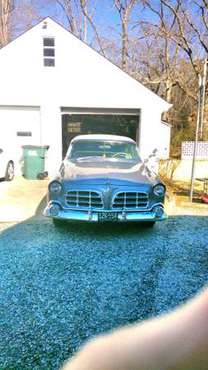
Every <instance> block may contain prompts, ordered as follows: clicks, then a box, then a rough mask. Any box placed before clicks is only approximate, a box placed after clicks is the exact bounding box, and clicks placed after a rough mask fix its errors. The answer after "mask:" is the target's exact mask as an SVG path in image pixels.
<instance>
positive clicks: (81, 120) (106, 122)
mask: <svg viewBox="0 0 208 370" xmlns="http://www.w3.org/2000/svg"><path fill="white" fill-rule="evenodd" d="M139 118H140V114H139V110H122V109H120V110H111V109H110V110H104V111H101V110H98V109H97V110H93V111H92V109H91V110H90V109H88V110H86V109H82V108H80V110H78V111H76V112H72V111H70V109H69V108H68V109H67V108H62V154H63V157H64V156H65V154H66V151H67V148H68V146H69V144H70V141H71V140H72V139H73V138H74V137H75V136H77V135H86V134H110V135H121V136H128V137H130V138H132V139H134V140H136V141H137V142H138V141H139Z"/></svg>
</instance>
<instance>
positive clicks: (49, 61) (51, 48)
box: [43, 37, 55, 67]
mask: <svg viewBox="0 0 208 370" xmlns="http://www.w3.org/2000/svg"><path fill="white" fill-rule="evenodd" d="M43 62H44V66H45V67H55V39H54V38H52V37H47V38H44V39H43Z"/></svg>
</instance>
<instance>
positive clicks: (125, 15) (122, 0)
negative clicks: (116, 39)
mask: <svg viewBox="0 0 208 370" xmlns="http://www.w3.org/2000/svg"><path fill="white" fill-rule="evenodd" d="M136 3H137V0H114V5H115V8H116V9H117V11H118V13H119V16H120V19H121V67H122V69H123V70H124V71H126V70H127V58H128V41H129V35H128V27H129V21H130V16H131V13H132V10H133V8H134V6H135V5H136Z"/></svg>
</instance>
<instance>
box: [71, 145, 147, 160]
mask: <svg viewBox="0 0 208 370" xmlns="http://www.w3.org/2000/svg"><path fill="white" fill-rule="evenodd" d="M86 157H102V158H115V159H124V160H139V159H140V158H139V154H138V151H137V148H136V145H135V144H134V143H128V142H122V141H96V140H91V141H90V140H80V141H77V142H75V143H73V144H72V148H71V151H70V154H69V158H70V159H79V158H86Z"/></svg>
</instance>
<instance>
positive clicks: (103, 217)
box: [98, 212, 118, 221]
mask: <svg viewBox="0 0 208 370" xmlns="http://www.w3.org/2000/svg"><path fill="white" fill-rule="evenodd" d="M98 220H99V221H117V220H118V214H117V213H115V212H100V213H98Z"/></svg>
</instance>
